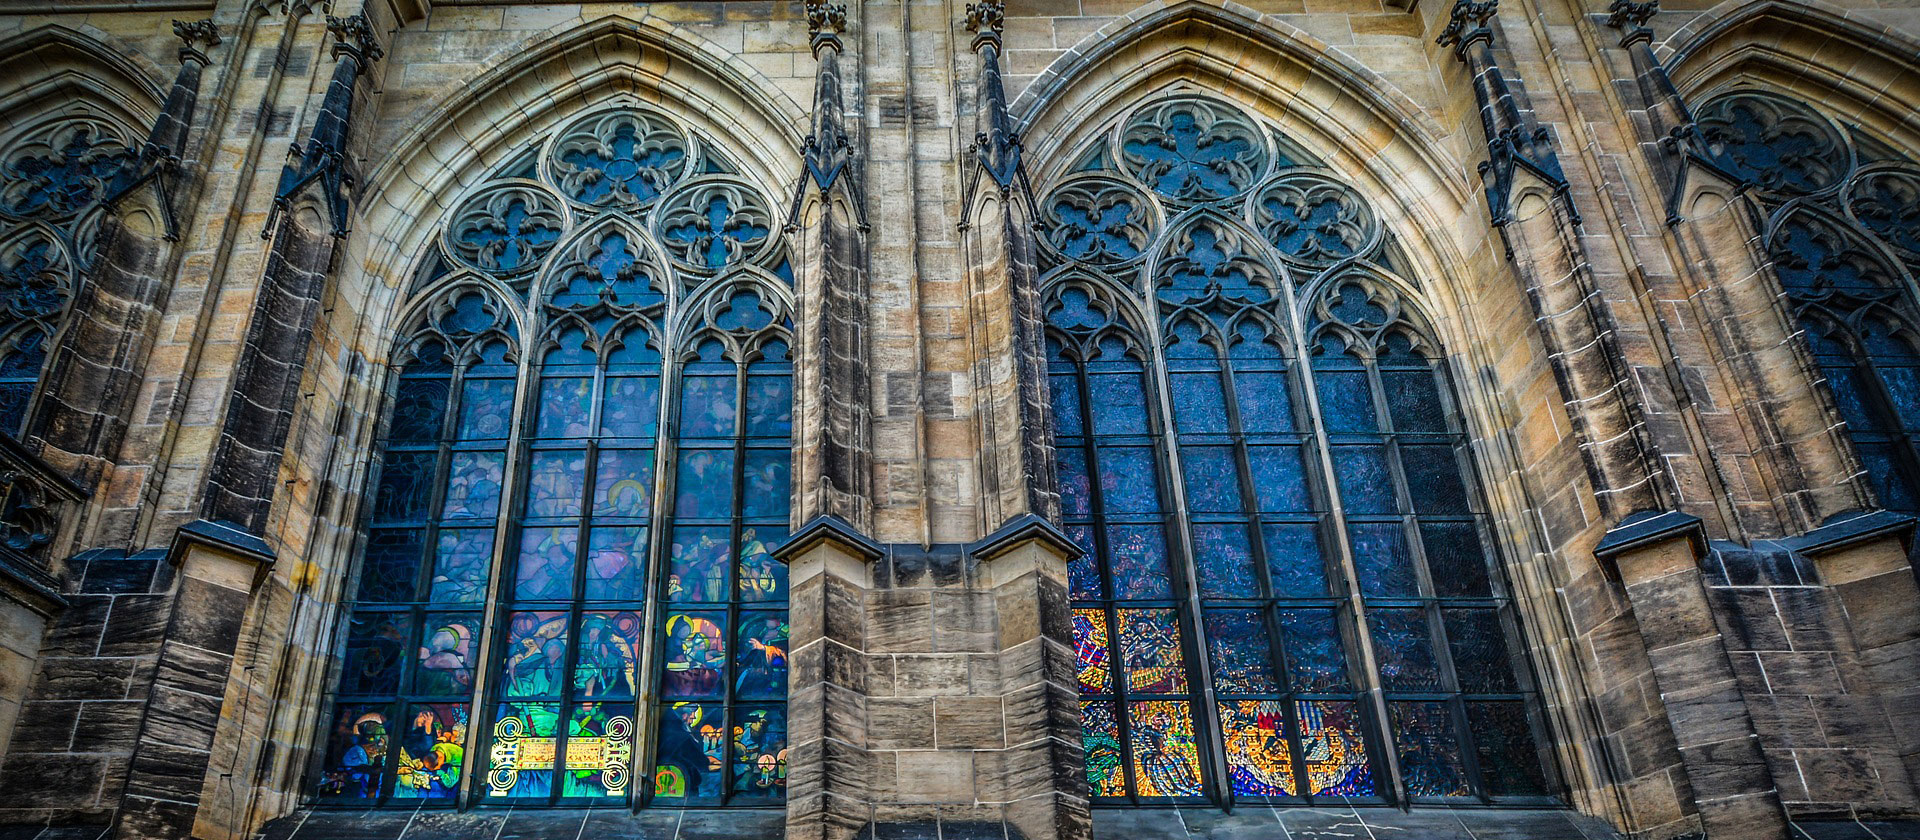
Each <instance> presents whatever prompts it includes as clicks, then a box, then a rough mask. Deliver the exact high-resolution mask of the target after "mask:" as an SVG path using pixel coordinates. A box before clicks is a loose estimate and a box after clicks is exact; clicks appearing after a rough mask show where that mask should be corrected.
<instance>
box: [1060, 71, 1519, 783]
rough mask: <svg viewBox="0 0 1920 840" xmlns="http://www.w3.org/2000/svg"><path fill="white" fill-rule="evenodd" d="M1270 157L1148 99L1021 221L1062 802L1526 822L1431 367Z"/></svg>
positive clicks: (1507, 703) (1379, 281)
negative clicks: (1029, 254)
mask: <svg viewBox="0 0 1920 840" xmlns="http://www.w3.org/2000/svg"><path fill="white" fill-rule="evenodd" d="M1275 136H1276V135H1275V134H1273V133H1272V132H1271V131H1270V130H1269V129H1268V128H1266V127H1265V126H1264V125H1263V124H1262V123H1261V122H1260V121H1258V120H1256V119H1255V118H1253V117H1251V116H1250V115H1247V114H1245V113H1244V112H1242V111H1241V110H1240V109H1239V108H1237V107H1235V106H1232V105H1228V104H1226V103H1223V102H1219V101H1216V100H1213V99H1209V98H1202V97H1194V96H1172V97H1168V98H1166V99H1163V100H1160V101H1157V102H1154V103H1150V104H1148V105H1145V106H1142V107H1140V108H1139V109H1137V110H1136V111H1135V112H1134V113H1133V114H1132V115H1130V116H1128V117H1126V118H1123V119H1122V120H1121V121H1120V122H1119V124H1118V126H1117V127H1115V128H1114V129H1113V130H1112V131H1110V132H1109V133H1108V134H1107V135H1106V136H1104V137H1102V138H1101V139H1100V140H1098V141H1096V144H1097V145H1101V146H1102V147H1103V148H1101V149H1094V150H1089V151H1088V152H1087V153H1085V154H1078V155H1076V156H1075V157H1076V159H1080V160H1091V161H1094V163H1093V164H1091V165H1090V166H1085V167H1082V168H1081V169H1079V170H1078V171H1075V172H1072V173H1069V174H1068V175H1066V176H1064V177H1063V178H1062V179H1061V180H1060V182H1059V184H1058V185H1057V186H1056V187H1055V188H1053V189H1052V190H1049V191H1047V192H1046V193H1045V197H1044V199H1043V200H1042V202H1041V203H1040V210H1041V220H1042V225H1041V240H1042V243H1043V245H1045V246H1046V248H1045V252H1044V253H1045V254H1046V257H1047V260H1048V266H1047V268H1048V271H1047V274H1046V276H1045V278H1044V280H1043V285H1044V287H1045V293H1046V301H1047V302H1046V307H1047V309H1046V314H1047V324H1048V345H1047V346H1048V353H1049V356H1048V359H1049V372H1050V375H1049V386H1050V393H1051V399H1052V404H1053V415H1054V422H1055V433H1056V451H1057V457H1058V472H1059V480H1060V490H1061V501H1062V509H1063V516H1064V520H1065V522H1066V525H1067V529H1068V532H1069V534H1070V536H1072V537H1073V538H1074V539H1075V540H1076V541H1077V542H1078V543H1079V544H1080V545H1081V546H1082V547H1085V548H1086V549H1087V550H1088V553H1087V555H1086V556H1085V557H1083V558H1081V559H1079V560H1077V561H1075V562H1074V564H1073V565H1072V566H1071V567H1070V569H1069V572H1070V583H1071V590H1072V591H1071V596H1072V598H1073V603H1074V610H1073V632H1074V644H1075V649H1076V654H1077V657H1078V665H1079V673H1080V679H1079V682H1080V688H1081V694H1082V703H1081V705H1082V714H1083V721H1084V745H1085V751H1086V755H1087V767H1086V772H1087V779H1088V783H1089V787H1090V789H1091V793H1092V794H1093V796H1094V797H1095V801H1096V802H1140V801H1167V800H1173V801H1181V800H1194V801H1206V800H1212V801H1230V800H1255V801H1274V802H1293V803H1312V802H1318V801H1326V800H1328V799H1337V800H1341V801H1350V802H1404V801H1426V800H1432V801H1436V802H1460V801H1476V800H1477V801H1481V802H1493V801H1523V800H1527V799H1530V798H1541V797H1546V796H1549V795H1551V794H1552V792H1553V791H1552V788H1551V787H1550V782H1549V780H1548V778H1547V777H1546V775H1545V772H1546V771H1545V769H1544V767H1545V765H1544V763H1543V762H1542V761H1541V755H1540V753H1539V749H1538V745H1539V744H1541V743H1544V741H1543V739H1541V738H1539V737H1538V736H1537V734H1536V733H1538V732H1539V731H1540V729H1539V727H1540V724H1539V722H1538V720H1537V717H1536V713H1535V711H1534V709H1535V703H1534V702H1533V693H1532V690H1531V686H1530V681H1529V678H1528V675H1527V673H1526V671H1525V669H1524V668H1520V667H1516V666H1517V665H1518V664H1519V662H1520V659H1519V658H1518V655H1517V653H1516V651H1518V650H1519V649H1520V648H1519V645H1518V644H1517V632H1518V628H1517V627H1516V626H1515V624H1514V620H1513V617H1512V615H1511V609H1510V608H1509V606H1508V596H1507V594H1506V592H1505V590H1504V587H1503V585H1502V582H1501V581H1502V578H1501V576H1500V574H1499V573H1498V564H1497V562H1496V561H1495V558H1494V556H1493V555H1492V553H1491V551H1490V550H1489V545H1490V541H1489V540H1488V538H1487V528H1488V523H1487V521H1486V520H1487V517H1486V515H1485V513H1484V508H1483V507H1482V506H1481V503H1480V502H1479V496H1478V492H1477V490H1476V489H1475V487H1474V482H1473V478H1472V470H1471V463H1470V461H1469V460H1468V454H1467V452H1466V441H1465V435H1464V434H1463V430H1462V428H1461V426H1460V423H1461V421H1460V420H1459V411H1458V410H1457V409H1456V408H1455V407H1454V405H1453V403H1452V388H1451V385H1450V384H1449V382H1448V379H1447V371H1446V366H1445V365H1444V364H1443V356H1442V355H1441V354H1440V352H1439V351H1438V349H1437V347H1436V346H1435V344H1434V342H1433V339H1432V338H1431V332H1430V331H1429V330H1428V329H1427V327H1426V325H1425V322H1424V320H1423V319H1422V317H1421V316H1420V315H1419V313H1418V311H1417V309H1416V307H1415V304H1414V300H1415V299H1416V294H1415V293H1414V291H1413V288H1414V287H1413V285H1412V284H1410V283H1407V282H1406V281H1404V280H1402V279H1400V278H1399V277H1398V276H1397V275H1396V274H1395V273H1394V271H1393V267H1392V264H1391V262H1392V261H1391V260H1390V259H1389V257H1388V256H1387V254H1388V253H1390V250H1391V249H1390V248H1389V247H1388V245H1387V236H1386V234H1385V232H1384V231H1383V229H1382V227H1381V226H1380V224H1379V223H1378V222H1377V217H1376V216H1375V214H1374V213H1373V212H1372V210H1371V208H1369V207H1368V206H1367V205H1366V203H1365V201H1364V200H1363V199H1362V197H1361V195H1360V193H1359V192H1358V191H1357V190H1356V189H1354V188H1353V187H1350V186H1348V185H1346V184H1344V183H1343V182H1341V181H1339V180H1338V179H1337V178H1335V177H1334V176H1332V175H1331V174H1330V173H1328V172H1327V171H1325V170H1324V169H1323V168H1321V167H1319V166H1317V165H1315V164H1313V163H1311V162H1301V161H1300V160H1299V159H1298V158H1299V157H1300V156H1299V155H1298V154H1297V153H1295V152H1293V151H1291V149H1290V148H1289V147H1288V146H1286V145H1285V144H1284V142H1283V141H1280V140H1276V139H1274V138H1275ZM1108 160H1112V161H1118V162H1119V165H1118V166H1117V167H1106V166H1103V165H1102V162H1104V161H1108ZM1396 769H1397V772H1395V771H1396Z"/></svg>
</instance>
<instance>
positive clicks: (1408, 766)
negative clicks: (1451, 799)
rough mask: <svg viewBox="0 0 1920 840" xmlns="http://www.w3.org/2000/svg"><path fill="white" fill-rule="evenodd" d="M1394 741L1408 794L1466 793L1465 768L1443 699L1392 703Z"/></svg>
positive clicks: (1463, 794) (1447, 708)
mask: <svg viewBox="0 0 1920 840" xmlns="http://www.w3.org/2000/svg"><path fill="white" fill-rule="evenodd" d="M1392 708H1393V744H1394V749H1395V750H1396V751H1397V752H1399V754H1400V778H1401V780H1402V781H1403V782H1405V784H1406V786H1407V795H1408V796H1465V795H1466V794H1467V793H1468V792H1469V791H1468V788H1467V771H1466V767H1465V765H1464V764H1463V763H1462V761H1461V757H1460V741H1459V739H1458V738H1456V737H1454V732H1453V713H1452V710H1451V709H1450V708H1449V707H1448V704H1446V703H1430V702H1401V703H1394V704H1393V706H1392Z"/></svg>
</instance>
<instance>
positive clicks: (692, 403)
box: [680, 375, 734, 438]
mask: <svg viewBox="0 0 1920 840" xmlns="http://www.w3.org/2000/svg"><path fill="white" fill-rule="evenodd" d="M733 392H734V384H733V377H732V376H731V375H728V376H687V377H685V378H683V379H681V380H680V400H681V402H680V436H681V437H693V438H715V437H718V438H724V437H733V424H734V402H733V400H734V393H733Z"/></svg>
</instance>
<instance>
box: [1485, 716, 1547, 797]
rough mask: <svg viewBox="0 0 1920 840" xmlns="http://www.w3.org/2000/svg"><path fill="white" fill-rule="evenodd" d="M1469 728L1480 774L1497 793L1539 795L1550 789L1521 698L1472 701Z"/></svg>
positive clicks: (1489, 789) (1488, 788)
mask: <svg viewBox="0 0 1920 840" xmlns="http://www.w3.org/2000/svg"><path fill="white" fill-rule="evenodd" d="M1467 730H1468V731H1469V732H1472V733H1473V740H1474V747H1475V750H1474V751H1475V754H1477V755H1478V756H1479V758H1480V776H1481V778H1482V780H1484V782H1485V784H1486V788H1487V792H1488V793H1491V794H1493V795H1495V796H1503V795H1519V796H1526V795H1532V796H1538V795H1541V794H1544V793H1546V792H1547V779H1546V775H1545V773H1544V772H1543V771H1542V770H1541V767H1540V753H1539V751H1538V750H1537V749H1536V748H1535V747H1534V742H1533V731H1532V729H1531V728H1530V727H1529V726H1528V725H1527V710H1526V707H1525V706H1524V705H1523V704H1521V703H1520V702H1519V701H1512V702H1498V701H1493V702H1470V703H1468V704H1467Z"/></svg>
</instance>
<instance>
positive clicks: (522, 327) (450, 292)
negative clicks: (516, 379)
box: [392, 270, 536, 356]
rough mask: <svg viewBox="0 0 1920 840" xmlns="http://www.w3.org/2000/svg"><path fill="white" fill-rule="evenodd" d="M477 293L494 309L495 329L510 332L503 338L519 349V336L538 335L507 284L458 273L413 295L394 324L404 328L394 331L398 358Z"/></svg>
mask: <svg viewBox="0 0 1920 840" xmlns="http://www.w3.org/2000/svg"><path fill="white" fill-rule="evenodd" d="M468 292H476V293H478V294H480V295H482V296H483V298H485V299H486V301H487V302H489V303H491V304H492V305H493V306H494V307H495V311H496V318H495V321H494V323H495V325H496V326H499V325H503V324H504V325H505V326H506V327H507V328H508V331H507V332H503V333H502V334H503V335H508V337H509V338H510V339H511V340H512V341H513V343H514V344H515V345H516V346H517V345H519V344H520V343H521V341H520V339H519V336H530V335H535V334H536V333H535V332H534V324H533V323H532V321H531V318H530V317H529V315H528V314H527V311H526V308H525V307H522V306H518V305H516V304H515V303H514V301H516V300H517V299H518V294H517V293H516V292H515V291H514V290H513V289H512V288H510V287H508V286H507V285H506V284H504V283H502V282H500V281H499V280H497V279H494V278H492V277H488V276H487V275H484V274H481V273H479V272H475V271H465V270H463V271H457V272H454V273H452V274H449V275H448V276H446V277H442V278H440V279H439V280H436V281H434V282H433V283H432V284H429V285H428V286H426V287H425V288H422V289H421V290H420V291H419V292H417V293H415V294H413V295H411V296H410V297H409V298H408V300H407V301H406V303H405V304H404V305H402V306H401V307H400V309H399V311H398V316H397V317H396V318H395V319H394V323H396V324H400V325H403V326H402V328H401V329H398V330H394V331H393V332H392V336H393V345H392V346H393V347H394V348H395V351H394V353H395V355H396V356H397V353H398V348H400V347H403V346H405V345H406V344H408V343H409V342H410V341H412V340H413V339H414V337H416V336H418V335H421V334H423V333H424V332H427V331H432V330H434V329H436V327H435V322H436V321H437V320H438V319H439V318H440V317H443V316H444V314H445V312H446V311H447V310H448V309H450V308H451V307H452V306H453V304H454V303H455V302H456V301H457V300H458V299H459V298H460V297H461V296H462V295H463V294H465V293H468Z"/></svg>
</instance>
